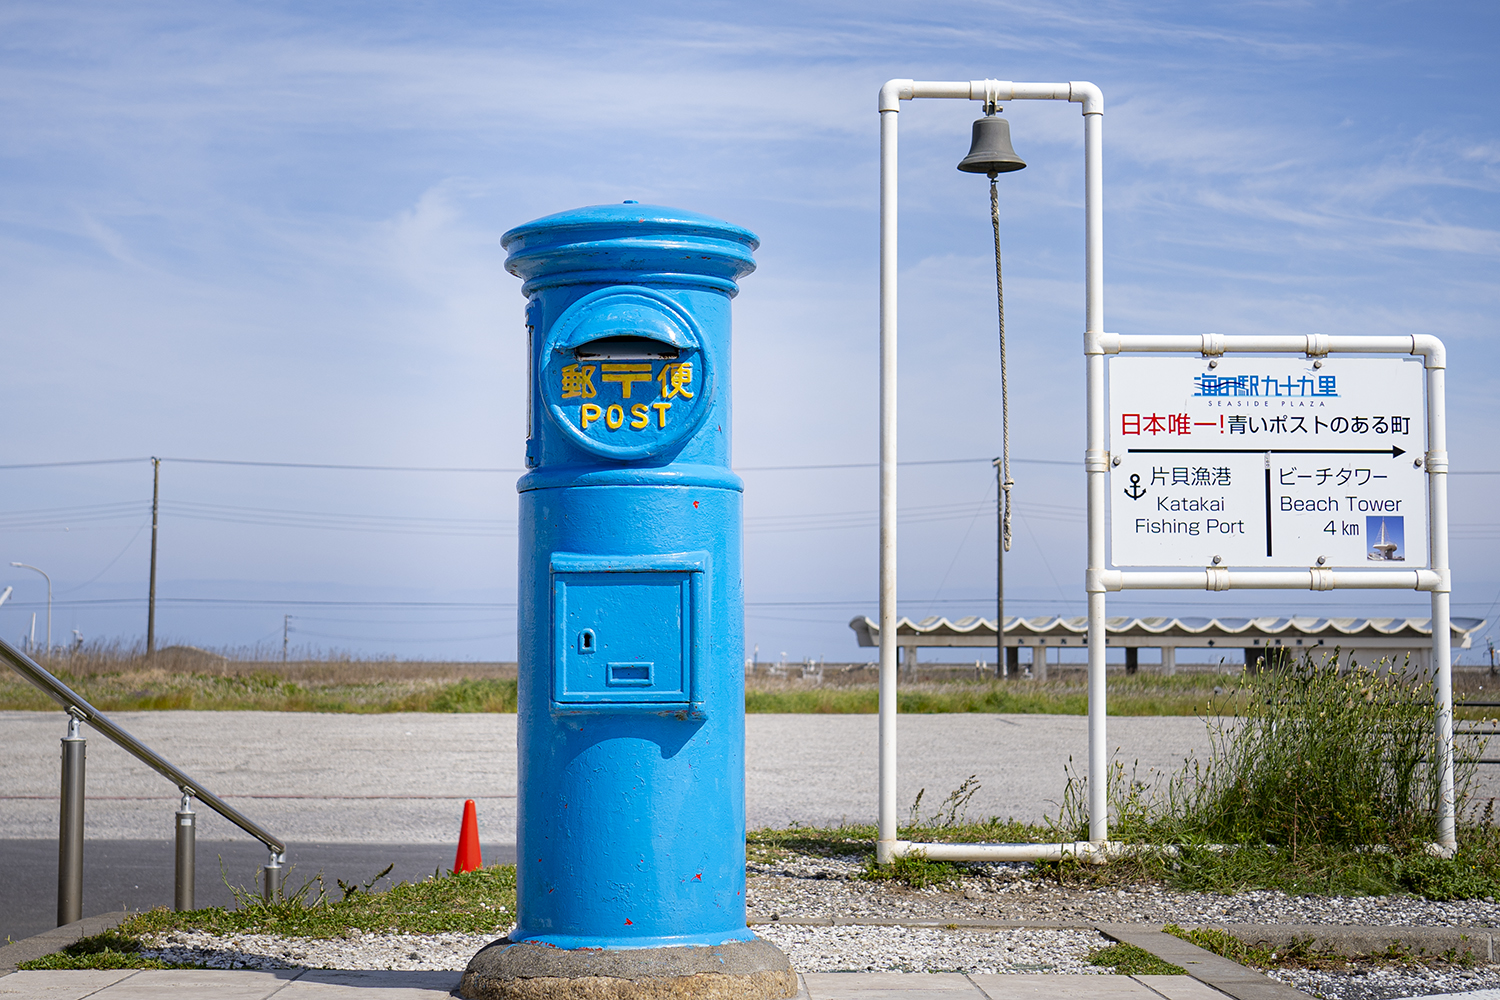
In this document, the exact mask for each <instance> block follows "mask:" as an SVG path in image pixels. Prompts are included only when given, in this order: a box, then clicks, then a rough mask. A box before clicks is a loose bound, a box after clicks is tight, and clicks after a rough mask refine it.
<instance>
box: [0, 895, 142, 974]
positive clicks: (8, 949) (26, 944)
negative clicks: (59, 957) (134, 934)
mask: <svg viewBox="0 0 1500 1000" xmlns="http://www.w3.org/2000/svg"><path fill="white" fill-rule="evenodd" d="M131 915H132V914H131V913H130V911H128V910H113V911H111V912H109V913H101V914H99V915H98V916H97V917H84V918H83V919H82V920H75V921H73V922H72V923H71V924H63V925H62V926H61V927H54V928H53V929H52V930H50V931H43V932H42V933H40V934H34V935H32V936H31V937H29V938H22V939H21V940H19V941H12V942H11V943H10V944H8V945H5V946H3V947H0V976H5V975H9V974H10V973H12V972H15V971H16V966H18V965H20V964H21V963H22V962H29V961H31V960H32V959H34V958H41V957H42V956H43V955H50V954H52V953H53V952H54V951H61V950H62V949H63V948H66V947H67V946H68V945H70V944H73V943H74V942H76V941H81V940H83V939H84V938H86V937H92V936H94V935H95V934H102V933H103V932H104V931H107V930H109V929H110V928H112V927H118V926H120V923H121V922H122V921H123V920H124V919H125V918H126V917H128V916H131Z"/></svg>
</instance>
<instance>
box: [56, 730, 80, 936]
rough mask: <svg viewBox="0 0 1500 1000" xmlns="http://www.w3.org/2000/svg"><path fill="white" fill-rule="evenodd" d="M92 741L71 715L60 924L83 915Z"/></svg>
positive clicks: (60, 843) (65, 743) (60, 853)
mask: <svg viewBox="0 0 1500 1000" xmlns="http://www.w3.org/2000/svg"><path fill="white" fill-rule="evenodd" d="M87 747H88V741H87V740H85V739H84V738H83V735H82V733H80V732H79V730H78V717H77V716H75V715H72V714H69V715H68V735H67V736H65V737H63V739H62V802H61V808H60V810H59V813H60V816H59V823H58V827H59V829H58V837H57V926H59V927H61V926H63V925H64V924H71V923H73V922H74V921H75V920H82V919H83V782H84V761H85V759H86V758H87Z"/></svg>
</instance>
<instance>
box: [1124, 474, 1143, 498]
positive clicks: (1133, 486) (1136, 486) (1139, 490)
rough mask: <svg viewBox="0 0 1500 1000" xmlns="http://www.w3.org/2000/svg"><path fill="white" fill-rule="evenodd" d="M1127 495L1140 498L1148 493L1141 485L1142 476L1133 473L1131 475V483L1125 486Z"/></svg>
mask: <svg viewBox="0 0 1500 1000" xmlns="http://www.w3.org/2000/svg"><path fill="white" fill-rule="evenodd" d="M1125 495H1126V496H1128V497H1129V498H1130V499H1132V500H1139V499H1140V498H1141V497H1143V496H1145V495H1146V490H1145V489H1144V488H1143V487H1142V486H1141V477H1140V476H1139V475H1132V476H1131V477H1130V485H1129V486H1127V487H1125Z"/></svg>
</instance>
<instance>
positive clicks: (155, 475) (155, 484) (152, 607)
mask: <svg viewBox="0 0 1500 1000" xmlns="http://www.w3.org/2000/svg"><path fill="white" fill-rule="evenodd" d="M160 501H161V459H159V458H157V457H155V456H152V458H151V592H150V594H149V596H148V597H147V598H146V656H147V657H152V656H155V655H156V511H157V508H158V506H159V504H160Z"/></svg>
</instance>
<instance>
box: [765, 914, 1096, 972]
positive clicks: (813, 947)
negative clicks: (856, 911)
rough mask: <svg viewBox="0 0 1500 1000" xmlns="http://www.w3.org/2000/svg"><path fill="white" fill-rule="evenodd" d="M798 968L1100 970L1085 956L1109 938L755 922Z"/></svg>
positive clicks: (1092, 933)
mask: <svg viewBox="0 0 1500 1000" xmlns="http://www.w3.org/2000/svg"><path fill="white" fill-rule="evenodd" d="M755 932H756V933H757V934H759V935H760V936H761V937H763V938H765V939H766V940H768V941H773V942H775V943H776V944H777V945H778V946H779V947H780V948H781V950H782V951H784V952H786V955H787V958H789V959H791V962H792V968H794V969H796V970H797V971H798V972H965V973H991V972H1026V973H1038V972H1066V973H1104V972H1107V971H1108V970H1106V969H1102V968H1100V967H1099V966H1097V965H1089V964H1088V961H1087V960H1088V954H1089V952H1090V951H1093V950H1094V949H1095V948H1102V947H1104V946H1105V945H1107V944H1109V943H1110V942H1109V939H1108V938H1106V937H1105V936H1104V935H1102V934H1100V933H1099V932H1098V931H1080V930H1057V929H1027V930H1004V931H983V930H968V929H961V930H944V929H941V928H928V927H798V926H794V925H790V924H762V925H760V926H758V927H756V928H755Z"/></svg>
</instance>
